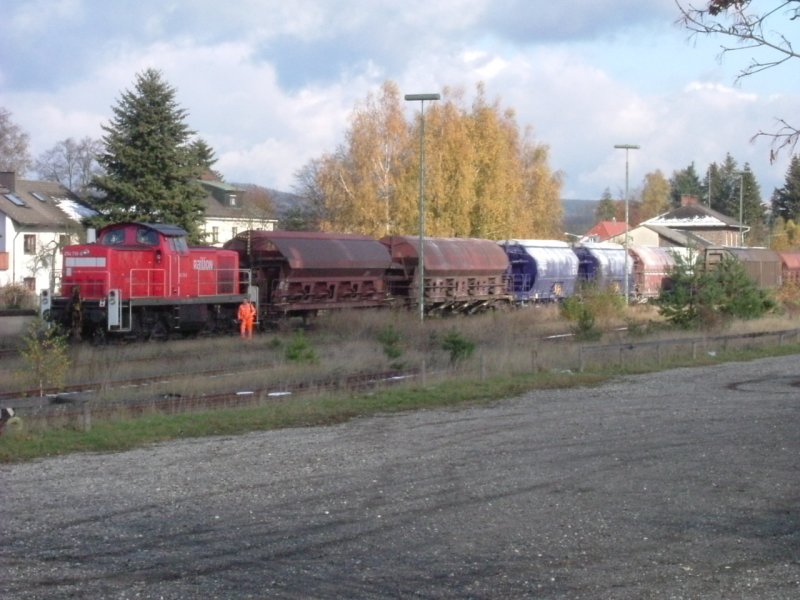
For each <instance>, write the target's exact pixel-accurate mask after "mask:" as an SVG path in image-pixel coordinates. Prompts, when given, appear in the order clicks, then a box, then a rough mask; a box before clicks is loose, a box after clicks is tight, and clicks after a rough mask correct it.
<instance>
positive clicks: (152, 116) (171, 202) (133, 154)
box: [92, 69, 204, 241]
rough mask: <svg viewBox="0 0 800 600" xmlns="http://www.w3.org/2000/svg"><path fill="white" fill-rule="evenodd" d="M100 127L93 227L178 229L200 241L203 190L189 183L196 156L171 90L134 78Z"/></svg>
mask: <svg viewBox="0 0 800 600" xmlns="http://www.w3.org/2000/svg"><path fill="white" fill-rule="evenodd" d="M112 110H113V112H114V117H113V118H112V120H111V122H110V123H109V124H107V125H104V126H103V130H104V131H105V135H104V136H103V143H104V145H105V149H104V151H103V153H102V154H101V155H100V156H99V158H98V160H99V162H100V164H101V165H102V167H103V168H104V170H105V174H104V175H101V176H99V177H95V178H94V179H93V180H92V186H93V187H94V188H96V189H97V190H98V192H99V197H98V198H97V199H96V200H95V201H94V202H93V204H94V206H95V208H96V209H97V210H98V211H99V212H100V216H99V217H96V218H95V219H93V220H92V224H93V225H96V226H100V225H104V224H107V223H112V222H119V221H145V222H151V223H169V224H173V225H179V226H180V227H183V228H184V229H186V230H187V231H188V232H189V237H190V240H192V241H199V238H200V236H199V230H200V227H199V225H200V223H201V222H202V219H203V214H204V208H203V204H202V198H203V194H204V192H203V190H202V188H201V187H200V186H199V185H198V184H197V183H196V182H195V181H194V177H195V176H196V174H197V165H196V157H193V156H192V153H191V150H190V147H191V146H190V144H189V138H190V137H191V136H192V134H193V133H194V132H193V131H191V130H190V129H189V128H188V126H187V125H186V123H185V118H186V116H187V111H186V110H184V109H182V108H180V107H179V106H178V104H177V102H176V101H175V89H174V88H173V87H171V86H170V85H168V84H167V82H166V81H164V79H163V78H162V75H161V72H160V71H157V70H155V69H147V70H146V71H144V72H142V73H139V74H137V76H136V86H135V88H134V90H133V91H130V90H128V91H125V92H124V93H123V94H122V97H121V98H120V100H119V102H118V104H117V105H116V106H115V107H113V108H112Z"/></svg>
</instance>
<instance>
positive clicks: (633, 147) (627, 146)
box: [614, 144, 641, 304]
mask: <svg viewBox="0 0 800 600" xmlns="http://www.w3.org/2000/svg"><path fill="white" fill-rule="evenodd" d="M614 148H616V149H617V150H625V244H624V245H625V304H628V302H629V301H630V299H629V297H628V294H629V292H630V290H629V289H628V288H629V287H630V284H629V282H628V229H629V227H628V153H629V152H630V151H631V150H638V149H639V148H641V146H638V145H636V144H615V145H614Z"/></svg>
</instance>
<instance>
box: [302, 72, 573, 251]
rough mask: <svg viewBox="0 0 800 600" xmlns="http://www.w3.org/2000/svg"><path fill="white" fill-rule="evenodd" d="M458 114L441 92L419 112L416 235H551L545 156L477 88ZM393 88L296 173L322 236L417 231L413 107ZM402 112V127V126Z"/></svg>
mask: <svg viewBox="0 0 800 600" xmlns="http://www.w3.org/2000/svg"><path fill="white" fill-rule="evenodd" d="M477 92H478V93H477V97H476V99H475V101H474V102H473V104H472V106H471V107H470V108H469V109H468V108H466V107H465V106H464V105H463V102H462V100H461V95H460V94H459V93H457V92H455V91H452V90H449V89H446V90H444V93H443V94H442V99H441V100H440V101H438V102H428V103H426V104H425V107H424V108H425V112H424V153H425V155H424V157H425V161H424V164H425V173H424V184H425V185H424V198H425V221H426V225H425V231H426V234H427V235H430V236H442V237H481V238H488V239H503V238H511V237H524V238H534V237H541V238H554V237H555V238H560V237H561V225H560V224H561V216H562V215H561V203H560V191H561V178H560V175H559V174H558V173H554V172H553V171H552V170H551V169H550V167H549V165H548V148H547V146H545V145H543V144H539V143H536V142H535V141H534V140H533V139H532V135H531V133H530V131H525V132H520V129H519V127H518V125H517V123H516V120H515V118H514V113H513V111H511V110H503V109H502V108H501V107H500V105H499V102H495V103H489V102H488V101H487V100H486V98H485V95H484V90H483V88H482V86H478V90H477ZM409 108H410V107H409V105H408V104H407V103H405V102H404V101H403V99H402V97H401V94H400V92H399V89H398V87H397V85H396V84H394V83H392V82H387V83H385V84H384V85H383V86H382V88H381V91H380V95H378V96H372V95H371V96H370V97H368V98H367V100H366V101H365V102H364V103H363V104H362V105H360V106H359V107H357V108H356V110H355V111H354V113H353V115H352V118H351V127H350V130H349V131H348V134H347V139H346V141H345V142H344V143H343V144H342V145H341V146H340V147H339V148H338V149H337V150H336V151H335V152H334V153H331V154H326V155H324V156H322V157H321V158H319V159H316V160H314V161H312V162H311V163H309V164H308V165H307V166H306V167H305V168H304V169H303V170H302V171H301V173H300V191H301V193H302V194H303V195H304V196H305V197H306V199H307V200H308V201H309V202H310V203H311V204H312V205H313V206H314V207H315V210H316V213H317V220H318V222H319V224H320V227H321V228H322V229H325V230H335V231H345V232H358V233H363V234H366V235H372V236H376V237H379V236H383V235H387V234H415V233H417V232H418V227H419V183H420V162H421V161H420V138H421V135H420V134H421V125H422V119H421V118H420V117H421V115H420V110H419V105H418V104H415V105H414V112H413V113H412V112H411V111H410V110H409ZM406 114H411V115H412V117H411V120H410V121H409V120H407V119H406Z"/></svg>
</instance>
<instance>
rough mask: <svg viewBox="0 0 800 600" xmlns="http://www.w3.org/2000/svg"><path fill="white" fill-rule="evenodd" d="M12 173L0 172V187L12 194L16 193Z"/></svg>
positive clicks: (15, 183)
mask: <svg viewBox="0 0 800 600" xmlns="http://www.w3.org/2000/svg"><path fill="white" fill-rule="evenodd" d="M16 175H17V174H16V173H15V172H14V171H2V172H0V187H4V188H6V189H7V190H8V191H9V192H11V193H12V194H13V193H14V192H16V191H17V177H16Z"/></svg>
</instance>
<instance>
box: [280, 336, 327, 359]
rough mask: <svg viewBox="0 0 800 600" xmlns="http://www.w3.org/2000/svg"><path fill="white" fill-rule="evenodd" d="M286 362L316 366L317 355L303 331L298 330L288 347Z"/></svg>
mask: <svg viewBox="0 0 800 600" xmlns="http://www.w3.org/2000/svg"><path fill="white" fill-rule="evenodd" d="M285 356H286V360H287V361H289V362H294V363H302V364H316V363H317V362H318V360H319V359H318V358H317V353H316V351H315V350H314V348H312V347H311V343H310V342H309V341H308V338H307V337H306V336H305V334H304V333H303V331H302V330H298V331H297V332H296V333H295V334H294V335H293V336H292V339H291V341H290V342H289V343H288V344H287V346H286V353H285Z"/></svg>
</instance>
